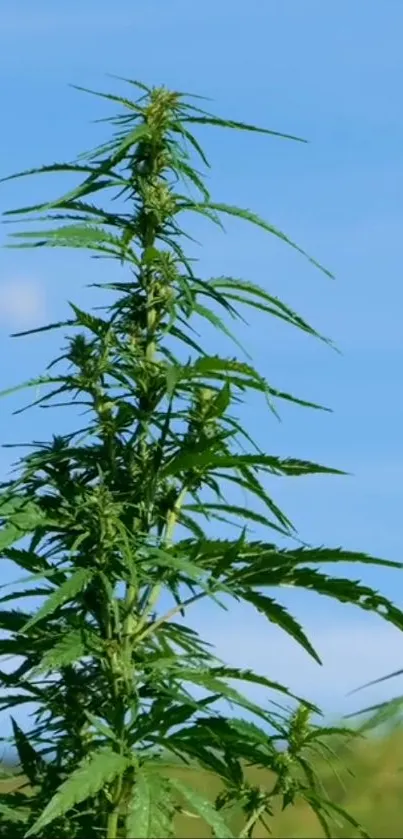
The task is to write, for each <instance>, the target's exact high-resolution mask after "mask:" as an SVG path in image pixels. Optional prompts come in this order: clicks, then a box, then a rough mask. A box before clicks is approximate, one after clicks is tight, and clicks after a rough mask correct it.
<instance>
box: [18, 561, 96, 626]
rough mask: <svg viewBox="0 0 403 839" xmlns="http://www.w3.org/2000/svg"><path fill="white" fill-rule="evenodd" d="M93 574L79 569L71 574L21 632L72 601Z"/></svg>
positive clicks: (87, 570)
mask: <svg viewBox="0 0 403 839" xmlns="http://www.w3.org/2000/svg"><path fill="white" fill-rule="evenodd" d="M93 574H94V572H93V571H92V570H91V569H89V568H79V569H78V571H76V572H75V573H74V574H72V575H71V576H70V577H69V578H68V579H67V580H66V581H65V582H64V583H62V585H61V586H59V588H57V589H56V591H54V592H53V593H52V594H51V595H50V597H48V599H47V600H45V603H44V604H43V606H41V608H40V609H39V611H38V612H37V613H36V615H35V616H34V617H33V618H32V619H31V620H30V621H28V623H27V624H25V626H24V627H23V629H22V632H27V631H28V630H29V629H31V627H33V626H35V624H37V623H38V622H39V621H41V620H43V618H45V617H47V616H48V615H51V614H52V613H53V612H55V611H56V609H58V608H59V607H60V606H62V605H63V604H64V603H67V601H68V600H72V599H73V597H75V595H76V594H78V593H79V592H80V591H83V589H84V588H85V587H86V586H87V585H88V583H89V582H90V580H91V579H92V577H93Z"/></svg>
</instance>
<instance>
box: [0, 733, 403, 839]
mask: <svg viewBox="0 0 403 839" xmlns="http://www.w3.org/2000/svg"><path fill="white" fill-rule="evenodd" d="M347 769H348V770H350V772H348V771H347ZM402 769H403V728H398V729H395V730H394V731H392V732H389V733H387V734H385V735H384V736H382V737H381V736H377V737H373V736H372V737H367V738H366V739H363V740H360V741H357V740H355V741H354V742H353V743H352V744H351V745H350V746H349V748H348V752H346V753H345V754H344V755H343V758H342V762H338V764H337V775H336V774H335V773H334V772H332V771H331V770H330V769H329V767H328V766H326V765H324V766H323V768H322V769H321V768H320V767H318V774H320V777H321V780H322V782H323V785H324V787H325V789H326V791H327V792H328V794H329V795H330V798H331V800H332V801H333V802H334V803H336V804H339V805H341V806H342V807H344V808H345V809H346V810H347V811H348V812H349V813H350V814H351V815H352V816H354V818H355V819H357V821H359V822H360V824H362V826H363V827H364V828H365V829H366V830H367V831H368V833H369V834H370V835H371V836H373V837H374V839H375V838H376V837H385V836H387V837H390V839H401V837H402V836H403V771H402ZM193 771H194V770H192V769H187V768H179V767H178V770H177V773H178V777H182V778H183V779H185V778H186V779H187V780H189V773H190V772H192V773H193ZM350 773H352V774H350ZM195 774H196V777H193V778H192V782H193V783H194V784H195V787H196V788H197V789H198V790H200V791H203V792H204V793H205V794H207V795H209V797H211V799H214V797H215V796H216V795H217V793H218V792H219V787H218V786H217V783H216V781H215V780H214V779H213V778H212V777H210V776H209V775H208V773H204V772H201V771H197V772H195ZM249 780H250V781H252V782H255V783H259V784H262V785H265V786H266V785H267V786H269V787H270V786H271V785H272V778H270V777H269V775H268V773H264V772H259V771H256V770H252V771H250V772H249ZM15 784H16V781H12V780H11V781H10V780H7V781H0V787H1V789H2V790H4V789H5V788H6V787H8V788H10V786H15ZM241 824H242V820H241V818H240V816H239V814H237V813H236V812H234V814H233V819H232V825H231V826H232V828H233V829H234V835H235V836H236V835H237V829H238V831H239V829H240V826H241ZM270 827H271V830H272V833H271V835H272V837H274V839H276V837H277V839H286V838H287V839H305V837H306V839H308V837H311V839H319V837H322V836H323V835H324V834H323V832H322V830H321V828H320V826H319V824H318V822H317V820H316V817H315V815H314V814H313V813H312V812H311V811H310V810H309V808H308V807H307V806H305V804H303V803H297V804H296V805H295V806H294V807H289V808H288V809H287V810H285V811H284V812H282V813H281V812H280V808H279V807H277V810H276V812H275V815H274V817H273V819H272V820H271V822H270ZM176 835H177V836H178V839H185V837H188V839H207V837H210V836H211V832H210V831H209V829H208V827H207V826H206V825H205V824H203V822H202V821H201V819H199V818H188V817H184V816H183V817H180V818H179V820H178V823H177V834H176ZM268 835H269V834H267V833H266V832H265V831H264V829H263V828H262V827H259V826H258V827H257V828H256V829H255V832H254V837H255V839H263V837H266V836H268ZM332 835H333V836H335V837H340V839H341V838H342V837H343V838H344V839H347V837H353V836H358V835H359V834H358V833H357V832H354V829H353V828H351V827H349V826H346V825H344V826H341V825H340V826H339V827H338V826H337V825H335V826H334V827H333V830H332Z"/></svg>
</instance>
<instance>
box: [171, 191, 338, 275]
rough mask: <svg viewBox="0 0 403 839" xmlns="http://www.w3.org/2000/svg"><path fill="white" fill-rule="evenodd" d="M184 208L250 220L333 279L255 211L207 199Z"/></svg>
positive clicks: (325, 270)
mask: <svg viewBox="0 0 403 839" xmlns="http://www.w3.org/2000/svg"><path fill="white" fill-rule="evenodd" d="M185 208H186V209H189V210H191V211H193V212H201V213H203V211H205V210H211V211H213V212H217V213H224V215H229V216H233V217H234V218H239V219H243V220H244V221H249V222H251V224H254V225H256V227H261V228H262V229H263V230H265V231H266V232H267V233H271V234H272V235H273V236H276V237H277V238H278V239H281V240H282V241H283V242H285V243H286V244H287V245H289V246H290V247H292V248H294V250H296V251H298V253H300V254H302V256H305V258H306V259H308V261H309V262H311V263H312V265H314V266H315V267H316V268H319V270H320V271H322V273H323V274H326V275H327V276H328V277H330V279H332V280H333V279H334V275H333V274H332V273H331V272H330V271H328V269H327V268H324V267H323V265H321V264H320V262H317V260H316V259H313V257H312V256H309V254H307V253H306V251H304V250H303V248H300V246H299V245H297V244H296V243H295V242H293V241H292V239H289V237H288V236H286V234H285V233H283V232H282V231H281V230H278V229H277V227H274V226H273V225H272V224H269V223H268V222H267V221H265V220H264V219H262V218H260V216H258V215H256V213H252V212H251V210H246V209H243V208H242V207H234V206H232V205H230V204H221V203H220V204H217V203H216V202H211V201H208V202H206V203H205V204H190V203H189V205H188V206H186V207H185Z"/></svg>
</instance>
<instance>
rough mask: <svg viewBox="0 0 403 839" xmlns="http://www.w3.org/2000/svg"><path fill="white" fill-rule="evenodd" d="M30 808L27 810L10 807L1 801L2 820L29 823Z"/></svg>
mask: <svg viewBox="0 0 403 839" xmlns="http://www.w3.org/2000/svg"><path fill="white" fill-rule="evenodd" d="M29 813H30V811H29V808H28V807H27V808H26V809H22V808H19V809H17V808H16V807H8V806H7V804H4V802H3V801H0V817H2V820H3V819H4V820H5V819H7V820H8V821H10V822H27V821H28V819H29Z"/></svg>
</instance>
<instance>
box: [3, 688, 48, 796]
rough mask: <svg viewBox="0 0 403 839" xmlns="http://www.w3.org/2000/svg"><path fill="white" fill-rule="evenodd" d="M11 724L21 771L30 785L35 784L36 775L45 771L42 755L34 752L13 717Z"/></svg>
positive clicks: (36, 780)
mask: <svg viewBox="0 0 403 839" xmlns="http://www.w3.org/2000/svg"><path fill="white" fill-rule="evenodd" d="M31 701H32V698H31ZM11 724H12V727H13V734H14V743H15V746H16V749H17V752H18V758H19V761H20V765H21V769H22V771H23V772H24V774H25V775H26V776H27V778H28V780H29V781H30V783H31V784H36V783H37V782H38V775H40V774H43V773H46V771H47V767H46V763H45V761H44V759H43V757H42V755H41V754H39V753H38V752H37V751H35V749H34V748H33V746H32V744H31V743H30V741H29V739H28V737H27V736H26V734H24V732H23V730H22V728H20V726H19V725H18V723H17V722H16V721H15V719H14V718H13V717H11Z"/></svg>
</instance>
